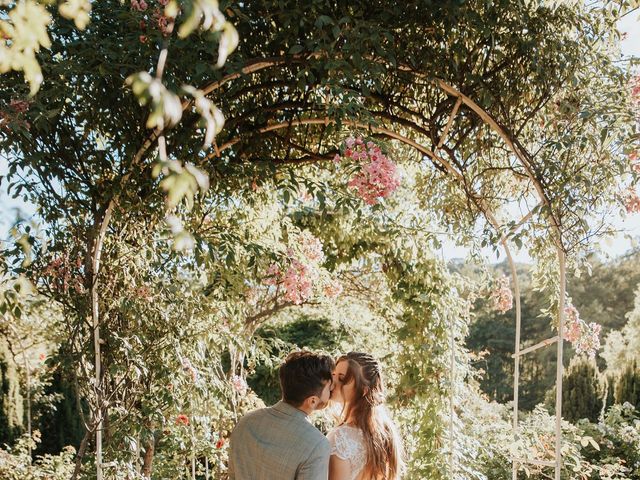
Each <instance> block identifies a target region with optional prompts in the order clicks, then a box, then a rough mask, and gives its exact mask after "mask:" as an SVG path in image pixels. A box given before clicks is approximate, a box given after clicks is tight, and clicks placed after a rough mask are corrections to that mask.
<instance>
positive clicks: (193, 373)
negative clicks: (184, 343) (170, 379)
mask: <svg viewBox="0 0 640 480" xmlns="http://www.w3.org/2000/svg"><path fill="white" fill-rule="evenodd" d="M182 369H183V370H184V371H185V373H186V374H187V375H189V376H190V377H191V380H193V381H194V382H197V381H198V378H200V373H199V372H198V370H197V369H196V367H194V366H193V364H192V363H191V361H190V360H189V359H188V358H183V359H182Z"/></svg>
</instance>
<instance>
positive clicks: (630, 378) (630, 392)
mask: <svg viewBox="0 0 640 480" xmlns="http://www.w3.org/2000/svg"><path fill="white" fill-rule="evenodd" d="M614 397H615V401H616V403H617V404H620V405H622V404H623V403H629V404H631V405H633V407H634V408H635V409H636V410H638V411H640V368H638V364H637V363H636V362H635V361H634V362H632V363H629V364H628V365H627V366H626V367H625V369H624V370H623V371H622V373H621V374H620V376H619V377H618V379H617V381H616V386H615V395H614Z"/></svg>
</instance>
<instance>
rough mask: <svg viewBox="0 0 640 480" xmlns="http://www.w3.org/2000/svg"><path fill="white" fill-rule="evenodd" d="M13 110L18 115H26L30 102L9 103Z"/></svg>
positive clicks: (13, 100) (14, 100) (13, 101)
mask: <svg viewBox="0 0 640 480" xmlns="http://www.w3.org/2000/svg"><path fill="white" fill-rule="evenodd" d="M9 106H10V107H11V109H12V110H13V111H15V112H17V113H24V112H26V111H27V110H29V102H28V101H26V100H18V99H15V98H14V99H12V100H11V102H10V103H9Z"/></svg>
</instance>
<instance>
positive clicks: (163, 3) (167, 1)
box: [158, 0, 169, 7]
mask: <svg viewBox="0 0 640 480" xmlns="http://www.w3.org/2000/svg"><path fill="white" fill-rule="evenodd" d="M158 3H159V4H160V5H162V6H163V7H166V6H167V3H169V0H158Z"/></svg>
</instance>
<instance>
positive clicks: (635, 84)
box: [631, 75, 640, 103]
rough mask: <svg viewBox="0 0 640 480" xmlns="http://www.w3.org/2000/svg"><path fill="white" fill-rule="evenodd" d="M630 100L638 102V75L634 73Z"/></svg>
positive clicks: (639, 83)
mask: <svg viewBox="0 0 640 480" xmlns="http://www.w3.org/2000/svg"><path fill="white" fill-rule="evenodd" d="M631 100H632V101H633V102H634V103H640V75H636V76H635V77H634V78H633V79H632V80H631Z"/></svg>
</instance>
